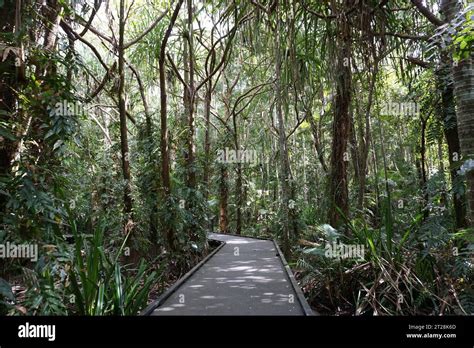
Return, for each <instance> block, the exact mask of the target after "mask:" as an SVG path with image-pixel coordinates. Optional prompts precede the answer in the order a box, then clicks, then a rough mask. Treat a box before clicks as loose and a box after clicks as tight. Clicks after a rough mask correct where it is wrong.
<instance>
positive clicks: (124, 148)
mask: <svg viewBox="0 0 474 348" xmlns="http://www.w3.org/2000/svg"><path fill="white" fill-rule="evenodd" d="M124 35H125V1H124V0H120V18H119V43H118V47H117V50H118V73H119V88H118V99H119V115H120V149H121V154H122V175H123V179H124V181H125V185H124V196H123V203H124V214H125V219H126V221H127V223H126V228H125V232H126V233H128V227H130V226H131V224H129V223H128V221H130V220H132V204H133V202H132V186H131V174H130V153H129V148H128V133H127V109H126V105H125V60H124V53H125V52H124Z"/></svg>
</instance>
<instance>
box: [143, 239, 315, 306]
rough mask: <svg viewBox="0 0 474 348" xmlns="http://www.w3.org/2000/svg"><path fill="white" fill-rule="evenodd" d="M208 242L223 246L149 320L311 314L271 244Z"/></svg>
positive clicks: (267, 242) (258, 241)
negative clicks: (172, 316) (220, 243)
mask: <svg viewBox="0 0 474 348" xmlns="http://www.w3.org/2000/svg"><path fill="white" fill-rule="evenodd" d="M209 238H210V239H215V240H219V241H222V242H224V243H225V245H224V246H222V247H221V248H220V249H219V250H218V251H217V252H216V253H215V254H214V255H213V256H212V257H211V258H209V259H208V260H207V262H204V263H203V264H202V265H201V266H200V267H199V268H198V269H197V270H195V271H194V272H193V273H192V274H191V275H190V276H189V277H188V278H187V279H186V280H185V281H184V282H182V283H181V284H180V285H179V286H178V287H176V288H174V289H172V290H169V291H168V293H165V294H164V295H163V297H162V299H161V300H160V301H159V306H158V307H157V308H154V310H153V311H152V312H150V313H149V314H151V315H311V314H312V313H311V309H310V308H309V306H308V304H307V303H306V300H305V299H304V297H303V296H302V294H301V290H299V288H298V286H297V284H296V282H295V281H294V279H293V275H292V274H291V271H290V270H289V267H288V266H287V265H286V261H284V258H283V257H282V256H281V253H280V251H279V249H278V246H277V245H276V244H274V242H273V241H271V240H263V239H254V238H246V237H240V236H233V235H224V234H215V233H211V234H210V235H209ZM155 307H156V305H155Z"/></svg>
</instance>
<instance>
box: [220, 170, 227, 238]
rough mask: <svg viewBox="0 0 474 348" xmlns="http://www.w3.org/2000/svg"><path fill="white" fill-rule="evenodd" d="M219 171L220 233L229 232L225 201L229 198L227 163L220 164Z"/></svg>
mask: <svg viewBox="0 0 474 348" xmlns="http://www.w3.org/2000/svg"><path fill="white" fill-rule="evenodd" d="M219 171H220V173H219V231H220V232H221V233H228V232H229V217H228V207H227V202H228V198H229V188H228V185H227V177H228V173H227V165H226V164H225V163H222V164H221V165H220V170H219Z"/></svg>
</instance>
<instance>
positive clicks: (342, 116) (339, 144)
mask: <svg viewBox="0 0 474 348" xmlns="http://www.w3.org/2000/svg"><path fill="white" fill-rule="evenodd" d="M347 6H349V4H347V5H345V6H344V7H347ZM338 27H339V31H338V37H337V41H338V55H337V69H336V74H337V75H336V88H337V91H336V98H335V112H334V122H333V144H332V155H331V176H330V200H331V205H330V209H329V222H330V224H331V225H332V226H333V227H335V228H339V227H340V226H341V225H342V224H343V217H342V215H341V214H343V215H345V216H346V217H348V215H349V204H348V199H349V192H348V184H347V163H348V162H347V160H348V158H347V157H348V156H347V152H346V151H347V141H348V138H349V128H350V116H349V107H350V103H351V68H350V66H351V63H350V59H351V41H350V40H351V38H350V26H349V23H348V21H347V18H346V17H345V16H341V19H340V20H339V22H338ZM338 209H339V210H340V211H339V210H338Z"/></svg>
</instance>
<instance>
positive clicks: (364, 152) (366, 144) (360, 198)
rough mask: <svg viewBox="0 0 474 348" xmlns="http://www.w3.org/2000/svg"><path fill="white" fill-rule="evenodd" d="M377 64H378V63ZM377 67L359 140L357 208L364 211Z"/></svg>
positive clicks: (371, 81) (371, 82)
mask: <svg viewBox="0 0 474 348" xmlns="http://www.w3.org/2000/svg"><path fill="white" fill-rule="evenodd" d="M375 64H378V62H376V63H375ZM377 71H378V69H377V67H375V68H374V71H373V73H372V78H371V80H370V87H369V97H368V100H367V109H366V112H365V131H364V130H363V129H362V128H361V129H360V130H359V132H360V133H362V135H365V136H363V137H361V138H360V139H359V145H360V156H359V166H360V169H359V190H358V193H357V207H358V208H359V209H362V208H363V207H364V196H365V187H366V175H367V159H368V157H369V148H370V136H371V130H370V112H371V108H372V103H373V99H374V97H373V96H374V91H375V82H376V80H377Z"/></svg>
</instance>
